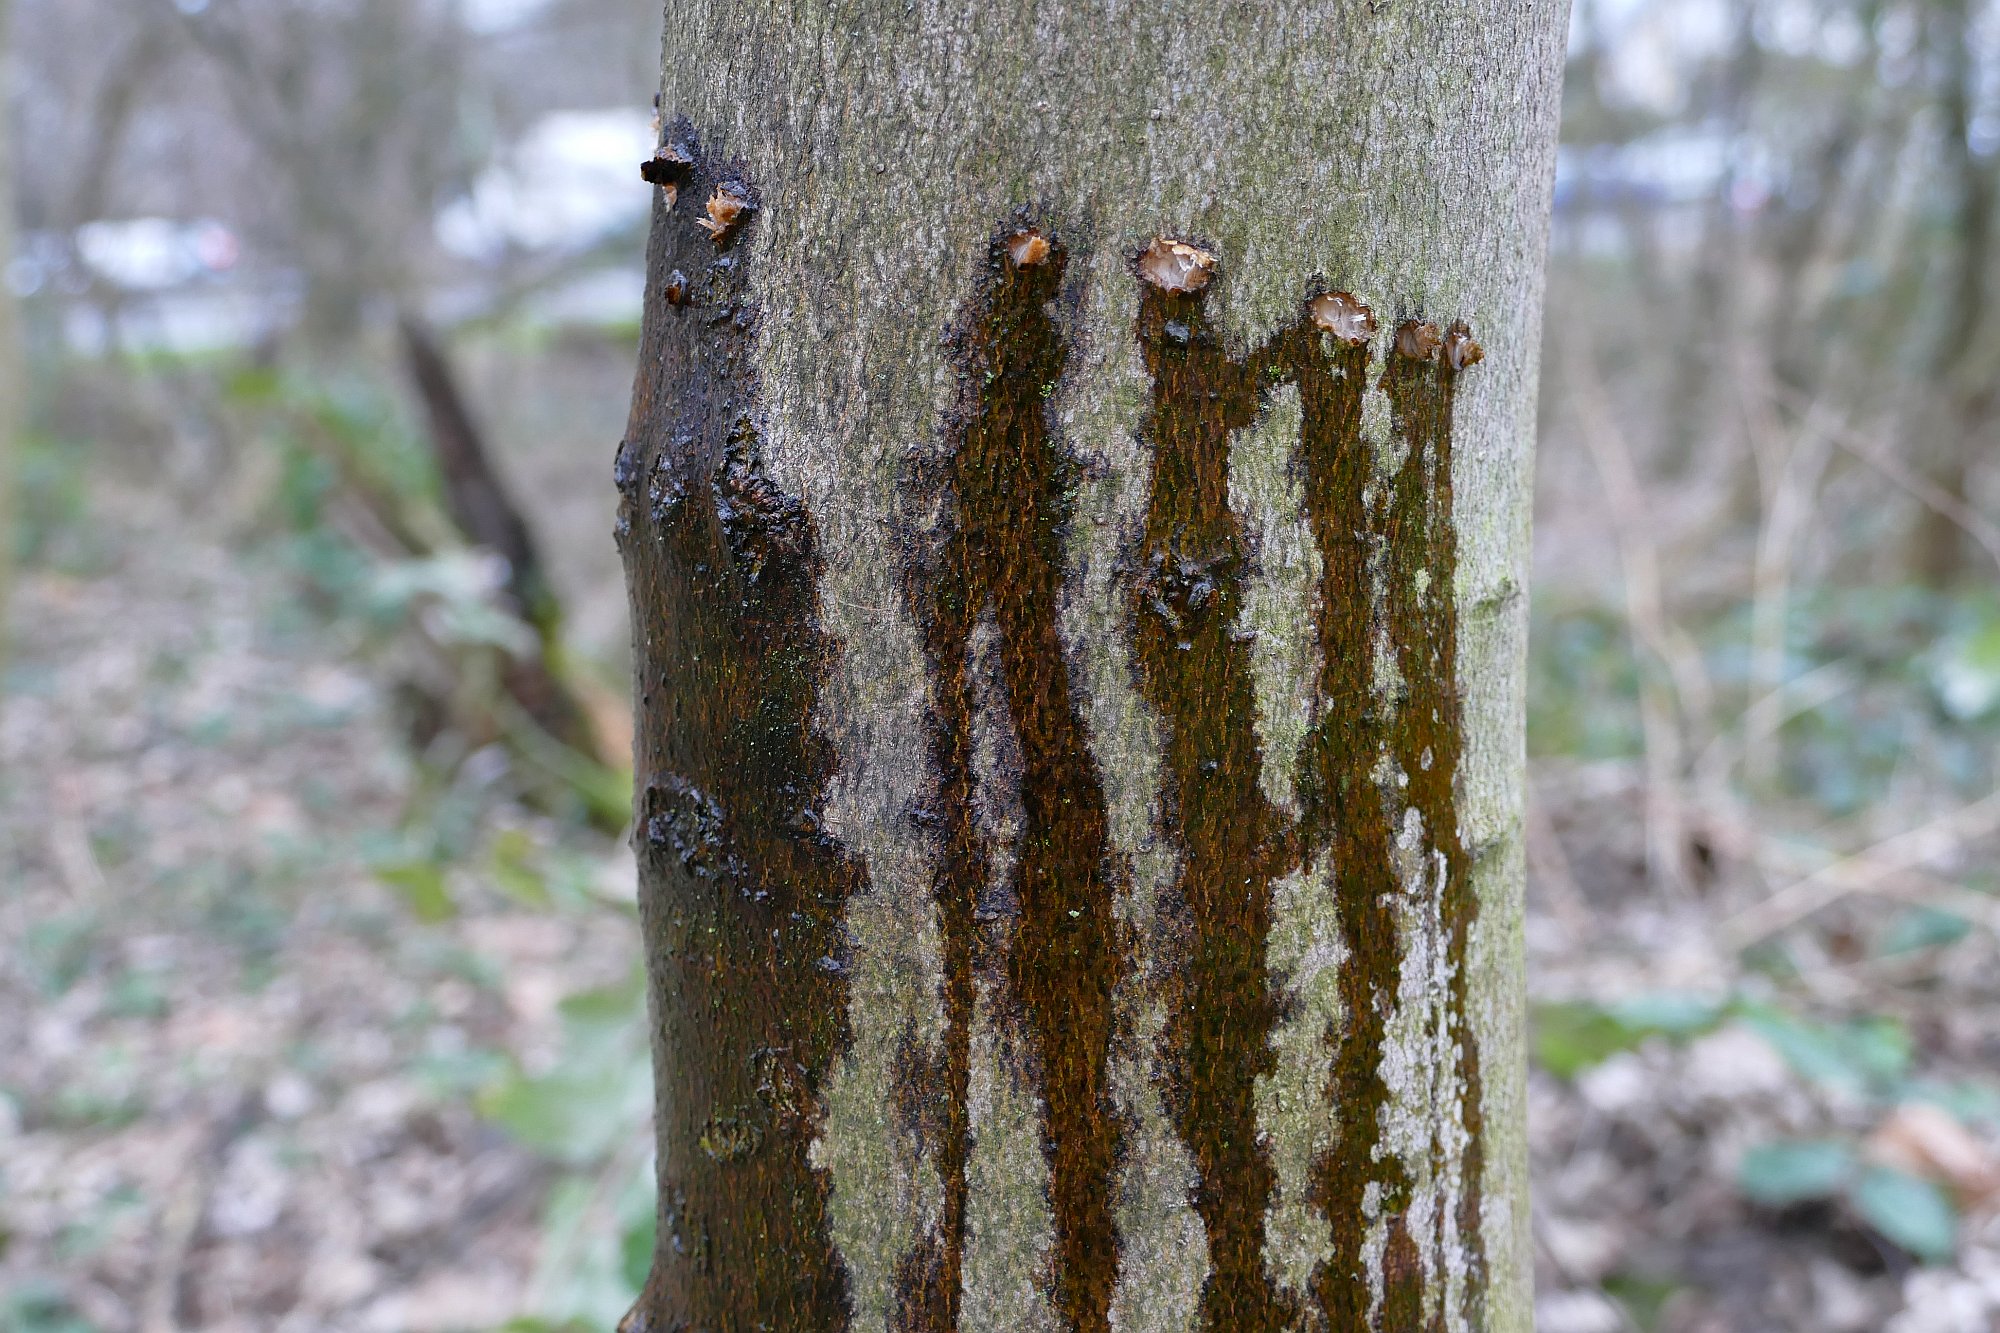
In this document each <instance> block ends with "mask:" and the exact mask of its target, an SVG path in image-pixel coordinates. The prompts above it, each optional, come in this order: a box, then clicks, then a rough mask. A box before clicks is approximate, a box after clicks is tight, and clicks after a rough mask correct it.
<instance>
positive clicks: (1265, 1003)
mask: <svg viewBox="0 0 2000 1333" xmlns="http://www.w3.org/2000/svg"><path fill="white" fill-rule="evenodd" d="M1162 246H1163V243H1162V242H1160V241H1155V242H1154V243H1153V245H1152V246H1151V247H1149V248H1148V249H1147V250H1146V251H1145V252H1143V253H1142V254H1141V255H1140V256H1139V257H1138V258H1137V260H1136V261H1135V263H1136V268H1137V272H1138V273H1139V276H1140V277H1141V279H1142V283H1141V287H1140V291H1141V296H1140V302H1139V317H1138V326H1137V328H1138V339H1139V346H1140V349H1141V352H1142V354H1143V356H1144V359H1145V364H1146V369H1147V371H1148V373H1149V374H1150V375H1151V377H1152V382H1153V387H1152V408H1151V411H1150V412H1149V414H1148V415H1147V417H1146V421H1145V424H1144V426H1143V427H1142V433H1143V435H1144V436H1145V438H1146V439H1147V440H1148V442H1149V443H1150V444H1151V446H1152V453H1153V463H1152V501H1151V506H1150V508H1149V510H1148V513H1147V516H1146V527H1145V536H1144V538H1143V541H1142V545H1141V549H1140V551H1139V569H1138V574H1137V578H1136V579H1135V581H1134V587H1133V610H1134V620H1135V627H1136V639H1137V642H1136V654H1137V658H1138V666H1139V677H1140V690H1141V693H1142V694H1143V695H1144V696H1145V698H1146V700H1147V702H1148V703H1150V704H1151V705H1152V706H1153V707H1154V709H1155V710H1157V711H1158V713H1159V715H1160V717H1161V719H1162V720H1163V722H1164V723H1165V725H1166V733H1167V734H1166V737H1165V754H1164V770H1165V773H1166V782H1167V791H1166V792H1165V793H1164V795H1163V815H1162V820H1163V823H1164V826H1165V827H1164V832H1165V833H1166V835H1167V836H1168V838H1169V839H1170V840H1171V841H1172V842H1173V844H1175V846H1176V849H1177V850H1178V851H1179V853H1180V866H1179V870H1178V874H1177V877H1176V880H1175V882H1174V884H1173V885H1172V886H1171V888H1170V889H1169V892H1168V896H1167V903H1168V908H1167V910H1168V911H1169V912H1170V913H1172V914H1173V916H1174V917H1175V918H1177V919H1176V920H1175V922H1174V931H1173V934H1174V936H1175V937H1176V945H1177V947H1178V950H1179V953H1180V957H1179V958H1178V959H1176V960H1175V961H1174V963H1173V964H1172V965H1171V966H1170V968H1169V969H1168V971H1169V974H1170V976H1171V978H1172V980H1171V981H1170V982H1169V988H1168V996H1167V1012H1168V1015H1169V1017H1168V1020H1167V1030H1166V1034H1165V1038H1164V1044H1165V1050H1164V1051H1163V1052H1162V1057H1163V1058H1162V1062H1161V1063H1162V1072H1163V1076H1164V1083H1165V1087H1164V1090H1163V1091H1164V1096H1165V1101H1166V1105H1167V1108H1168V1113H1169V1115H1170V1116H1171V1117H1172V1119H1173V1122H1174V1126H1175V1129H1176V1131H1177V1132H1178V1133H1179V1135H1180V1137H1181V1139H1182V1140H1183V1141H1184V1142H1185V1143H1186V1144H1187V1146H1188V1149H1189V1151H1190V1152H1191V1154H1192V1155H1193V1157H1194V1162H1195V1167H1196V1171H1197V1180H1196V1182H1195V1185H1194V1193H1193V1200H1192V1202H1193V1204H1194V1208H1195V1211H1196V1213H1197V1214H1198V1215H1199V1216H1200V1217H1201V1220H1202V1224H1203V1226H1204V1227H1205V1228H1206V1230H1207V1233H1208V1250H1209V1265H1210V1268H1209V1276H1208V1280H1207V1282H1206V1284H1205V1285H1204V1287H1203V1290H1202V1310H1201V1317H1202V1326H1203V1327H1204V1328H1206V1329H1208V1330H1211V1331H1212V1333H1261V1331H1262V1330H1277V1329H1283V1328H1285V1327H1287V1326H1288V1325H1289V1324H1290V1322H1291V1319H1290V1315H1289V1313H1288V1311H1287V1310H1286V1308H1285V1304H1284V1302H1283V1301H1282V1300H1281V1298H1280V1296H1279V1293H1278V1291H1277V1288H1276V1286H1275V1284H1274V1283H1273V1282H1272V1281H1271V1279H1270V1276H1269V1275H1268V1274H1267V1273H1266V1272H1265V1268H1264V1226H1265V1215H1266V1211H1267V1209H1268V1207H1269V1204H1270V1201H1271V1197H1272V1191H1273V1188H1274V1186H1275V1184H1276V1172H1275V1170H1274V1169H1273V1167H1272V1164H1271V1158H1270V1153H1269V1151H1268V1149H1267V1147H1266V1146H1265V1145H1264V1143H1263V1142H1262V1141H1261V1140H1260V1138H1259V1135H1258V1131H1257V1102H1256V1091H1257V1079H1258V1077H1259V1076H1260V1075H1268V1074H1269V1073H1270V1071H1271V1069H1272V1067H1273V1064H1274V1057H1273V1054H1272V1050H1271V1046H1270V1035H1271V1031H1272V1028H1273V1026H1274V1024H1275V1023H1276V1021H1277V1018H1278V1013H1277V1003H1276V992H1275V991H1274V990H1273V988H1272V986H1271V978H1270V975H1269V971H1268V968H1267V965H1266V950H1267V944H1268V940H1269V936H1270V930H1271V894H1272V885H1273V883H1274V882H1275V881H1276V880H1277V879H1278V878H1279V877H1280V876H1281V875H1282V874H1283V873H1284V872H1285V870H1286V869H1287V867H1288V866H1289V864H1290V863H1291V861H1292V859H1293V858H1292V851H1291V847H1290V841H1291V840H1290V830H1289V829H1288V828H1287V827H1286V821H1285V820H1284V819H1283V817H1282V816H1281V815H1280V813H1279V812H1278V811H1277V810H1276V809H1275V808H1274V807H1273V806H1272V805H1271V804H1270V802H1269V801H1268V800H1267V799H1266V797H1265V795H1264V792H1263V789H1262V787H1261V785H1260V782H1259V777H1260V773H1261V769H1262V765H1263V755H1262V751H1261V749H1260V747H1259V745H1258V741H1257V733H1256V726H1255V698H1254V692H1253V691H1254V686H1253V680H1252V676H1251V663H1250V647H1249V642H1248V639H1247V637H1245V636H1243V635H1241V634H1239V632H1238V627H1237V614H1238V611H1239V610H1240V607H1241V603H1242V596H1243V581H1244V574H1245V569H1244V565H1245V554H1246V553H1245V550H1244V541H1243V532H1242V524H1241V522H1240V521H1239V519H1238V518H1237V516H1236V513H1235V511H1234V510H1232V509H1231V508H1230V507H1229V445H1230V437H1231V436H1232V435H1233V434H1234V433H1235V432H1236V431H1238V430H1240V429H1242V428H1243V427H1245V426H1248V425H1250V424H1251V422H1252V421H1254V420H1255V419H1256V416H1257V411H1258V407H1259V403H1260V397H1261V392H1260V391H1261V388H1262V387H1263V386H1262V384H1261V383H1260V381H1261V380H1262V378H1263V376H1262V358H1258V357H1253V358H1252V359H1251V361H1249V362H1244V361H1238V360H1233V359H1231V357H1230V356H1229V354H1228V351H1227V350H1226V349H1225V348H1224V346H1223V344H1222V339H1221V335H1220V333H1219V332H1218V330H1216V329H1215V328H1214V326H1213V325H1212V324H1211V323H1210V321H1209V319H1208V317H1207V315H1206V313H1205V311H1204V299H1203V290H1204V288H1205V287H1206V285H1207V284H1206V276H1205V275H1206V269H1205V268H1204V269H1202V270H1200V271H1201V272H1203V274H1204V278H1203V281H1202V282H1200V283H1195V284H1192V285H1190V284H1189V283H1187V282H1186V281H1185V280H1184V279H1182V280H1179V281H1173V280H1172V279H1174V278H1176V276H1177V275H1176V274H1175V273H1173V272H1168V271H1165V269H1166V267H1167V266H1166V262H1165V261H1164V260H1163V259H1162V258H1161V255H1162V252H1163V251H1162ZM1178 248H1179V249H1182V250H1185V249H1188V248H1189V247H1186V246H1180V247H1178ZM1196 253H1201V252H1198V251H1197V252H1196ZM1168 256H1169V258H1171V257H1172V254H1171V252H1168ZM1210 262H1211V263H1212V262H1213V261H1212V259H1211V260H1210Z"/></svg>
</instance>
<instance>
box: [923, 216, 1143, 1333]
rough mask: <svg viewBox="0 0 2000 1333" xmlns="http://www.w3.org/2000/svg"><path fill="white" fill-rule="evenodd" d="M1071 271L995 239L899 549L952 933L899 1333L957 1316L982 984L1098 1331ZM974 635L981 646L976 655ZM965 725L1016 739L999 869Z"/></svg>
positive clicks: (1065, 1278)
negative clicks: (1069, 385) (1065, 633)
mask: <svg viewBox="0 0 2000 1333" xmlns="http://www.w3.org/2000/svg"><path fill="white" fill-rule="evenodd" d="M1066 260H1067V256H1066V254H1065V252H1064V250H1063V248H1062V246H1061V244H1060V242H1059V241H1057V240H1056V239H1055V238H1053V237H1049V236H1047V235H1045V234H1044V233H1042V232H1040V231H1039V230H1036V229H1033V228H1023V227H1021V226H1015V227H1011V228H1008V229H1006V230H1003V231H1002V232H1000V233H997V234H996V235H995V237H994V240H993V242H992V245H991V246H990V248H989V254H988V261H987V271H986V274H985V275H984V277H983V279H982V281H981V289H980V292H979V294H978V296H977V297H976V298H975V299H974V302H973V305H972V308H971V309H970V310H969V311H968V312H967V314H966V316H965V318H964V319H963V321H962V323H961V325H960V327H959V329H958V330H957V332H956V334H955V336H954V342H953V360H954V362H955V363H956V367H957V370H958V375H959V385H960V396H959V401H958V403H957V405H956V407H955V409H954V410H953V412H952V414H951V416H950V418H949V421H948V424H947V427H946V431H945V438H944V441H943V445H942V448H941V450H939V451H938V452H937V453H935V454H931V455H927V456H919V457H917V458H915V459H913V460H912V462H911V465H910V475H909V478H908V480H907V483H906V486H905V495H906V497H907V498H908V500H909V501H910V502H911V503H912V505H913V506H930V505H934V504H941V505H942V509H941V511H940V513H939V514H938V517H937V520H936V523H935V526H934V527H933V528H932V529H931V530H930V531H929V532H925V533H921V534H919V533H914V532H913V533H912V535H911V539H910V545H911V553H910V557H909V561H910V563H909V566H908V573H907V588H908V593H909V596H910V599H911V602H912V604H913V607H914V609H915V613H916V619H917V622H918V624H919V626H920V627H921V631H922V635H923V643H924V653H925V657H926V659H927V665H928V669H929V672H930V674H931V677H932V682H933V700H932V707H931V713H930V717H929V719H928V724H927V731H928V739H929V745H930V752H931V757H932V764H933V767H934V783H935V786H934V789H933V791H932V793H931V794H930V798H929V800H928V802H927V804H926V806H925V809H924V812H923V822H924V823H925V824H927V825H929V826H930V827H931V828H932V829H933V831H934V833H933V836H934V847H935V851H934V864H935V866H936V870H935V880H934V892H935V894H936V896H937V902H938V910H939V919H940V922H941V925H942V929H943V935H944V961H945V997H944V999H945V1009H946V1016H945V1033H946V1036H945V1062H946V1069H945V1071H944V1076H943V1078H942V1080H941V1087H942V1099H943V1101H944V1103H945V1104H944V1106H943V1108H942V1110H941V1114H940V1117H939V1118H940V1119H941V1121H942V1127H943V1144H942V1147H941V1149H940V1160H941V1166H942V1170H943V1173H944V1180H945V1203H944V1210H943V1211H944V1216H943V1221H942V1234H941V1235H939V1236H936V1237H934V1238H932V1239H931V1241H930V1242H929V1243H928V1246H927V1251H926V1254H925V1256H924V1258H923V1259H922V1261H921V1262H917V1263H912V1264H909V1265H906V1269H905V1281H904V1283H903V1291H902V1293H901V1296H900V1299H901V1302H902V1307H903V1314H902V1316H901V1323H902V1325H903V1326H904V1327H908V1328H921V1329H926V1330H929V1329H935V1330H939V1331H940V1333H942V1330H946V1329H950V1328H954V1327H956V1326H957V1323H958V1319H959V1314H960V1309H959V1307H960V1299H961V1285H962V1276H963V1269H964V1258H965V1245H966V1226H965V1219H966V1165H967V1158H968V1154H969V1151H970V1149H971V1146H972V1145H971V1139H970V1127H969V1125H968V1122H967V1080H968V1060H969V1049H970V1038H971V1028H972V1023H973V1001H974V994H975V984H974V979H975V976H977V977H978V978H979V979H980V980H981V982H982V983H983V987H984V989H986V990H987V991H988V993H990V994H992V995H995V996H998V997H1004V998H1002V999H1001V1000H1000V1002H999V1003H997V1005H996V1008H997V1010H998V1012H999V1014H1000V1021H1001V1023H1002V1024H1003V1025H1004V1026H1005V1027H1007V1028H1008V1029H1009V1031H1008V1032H1007V1033H1006V1036H1007V1038H1008V1040H1007V1041H1006V1042H1004V1043H1003V1045H1008V1046H1011V1047H1012V1048H1013V1049H1014V1050H1017V1051H1020V1052H1023V1053H1024V1054H1025V1059H1024V1060H1023V1063H1024V1064H1025V1065H1026V1066H1028V1068H1027V1071H1026V1072H1027V1074H1028V1077H1029V1078H1030V1079H1031V1080H1032V1081H1033V1082H1034V1083H1035V1084H1036V1085H1037V1086H1036V1092H1037V1094H1038V1095H1039V1099H1040V1102H1041V1107H1042V1117H1043V1124H1042V1138H1043V1149H1044V1152H1045V1153H1046V1155H1047V1159H1048V1163H1049V1205H1050V1211H1051V1213H1052V1221H1053V1226H1054V1252H1053V1254H1052V1255H1051V1256H1050V1257H1051V1262H1052V1268H1053V1298H1054V1299H1053V1305H1054V1308H1055V1310H1056V1312H1057V1314H1058V1316H1059V1318H1060V1319H1061V1321H1062V1323H1063V1325H1064V1327H1066V1328H1069V1329H1075V1330H1079V1331H1081V1333H1100V1331H1102V1330H1106V1329H1108V1327H1109V1322H1108V1312H1109V1309H1110V1303H1111V1293H1112V1288H1113V1286H1114V1284H1115V1282H1116V1279H1117V1271H1118V1240H1117V1235H1116V1231H1115V1228H1114V1224H1113V1220H1112V1207H1113V1188H1114V1175H1115V1170H1116V1163H1117V1155H1118V1149H1119V1130H1118V1124H1117V1121H1116V1119H1115V1116H1114V1111H1113V1107H1112V1103H1111V1098H1110V1092H1109V1087H1108V1076H1107V1062H1108V1056H1109V1052H1110V1044H1111V1036H1112V992H1113V988H1114V986H1115V985H1116V983H1117V980H1118V977H1119V975H1120V972H1121V971H1122V966H1123V965H1122V960H1121V958H1120V954H1119V948H1118V941H1117V935H1116V926H1115V921H1114V917H1113V899H1114V896H1115V892H1116V889H1117V887H1118V885H1119V882H1120V880H1121V878H1122V869H1121V867H1120V866H1119V865H1118V864H1117V862H1116V860H1115V858H1114V856H1113V854H1112V852H1111V850H1110V844H1109V832H1108V823H1107V811H1106V805H1105V796H1104V789H1103V783H1102V780H1101V777H1100V774H1099V772H1098V768H1097V764H1096V761H1095V759H1094V758H1093V757H1092V755H1091V751H1090V748H1089V736H1088V732H1087V730H1086V728H1085V725H1084V722H1083V719H1082V717H1081V715H1080V714H1079V712H1078V708H1077V703H1076V699H1075V696H1074V692H1073V690H1072V686H1071V682H1070V671H1069V666H1068V662H1067V661H1066V659H1065V656H1064V652H1063V642H1062V636H1061V631H1060V625H1059V615H1060V604H1061V594H1062V585H1063V577H1064V538H1065V534H1066V529H1067V526H1068V522H1069V518H1070V509H1071V500H1070V496H1071V493H1072V491H1073V489H1074V479H1075V470H1076V465H1075V461H1074V459H1073V458H1072V456H1071V454H1070V452H1069V450H1068V449H1067V448H1066V447H1065V446H1064V444H1063V442H1062V441H1061V439H1060V438H1059V436H1058V434H1057V431H1056V429H1055V427H1054V424H1053V420H1052V409H1051V398H1052V396H1053V394H1054V392H1055V390H1056V387H1057V384H1058V383H1059V381H1060V379H1061V377H1062V373H1063V369H1064V363H1065V361H1066V359H1067V346H1066V342H1065V337H1064V333H1063V329H1062V327H1061V324H1060V322H1059V319H1058V311H1057V307H1058V305H1059V304H1060V303H1061V302H1062V301H1063V299H1064V293H1063V289H1062V280H1063V274H1064V270H1065V267H1066ZM1073 299H1074V296H1073V294H1072V295H1071V297H1070V300H1071V301H1073ZM982 624H987V625H990V626H991V633H990V634H989V635H987V636H983V637H986V638H988V639H989V640H990V641H991V643H992V646H991V647H990V648H989V649H988V651H986V652H983V653H982V652H978V651H975V641H976V638H978V637H982V636H979V635H978V630H979V627H980V626H981V625H982ZM996 659H997V661H996ZM980 672H985V673H988V674H987V675H986V678H985V679H975V674H976V673H980ZM982 700H985V701H986V703H985V707H984V708H983V709H982V707H981V704H982ZM976 713H977V714H979V715H980V716H983V717H984V718H985V719H986V720H987V722H988V723H989V724H995V723H997V724H998V725H999V726H1001V727H1003V728H1009V729H1011V732H1012V737H1011V739H1012V744H1011V745H1005V744H1003V745H999V746H996V747H994V748H995V750H996V752H997V754H998V756H999V758H998V761H997V765H996V766H997V767H1000V768H1011V769H1012V770H1014V771H1012V772H1011V773H1009V774H1007V775H1006V785H1007V786H1008V787H1009V789H1010V790H1009V791H1008V792H1006V793H1005V796H1004V798H1003V799H1004V802H1005V803H1006V804H1008V805H1009V806H1011V807H1012V808H1011V811H1010V814H1011V820H1010V821H1009V822H1015V823H1017V824H1018V830H1017V833H1016V836H1015V838H1014V846H1013V848H1012V849H1011V851H1010V850H1009V849H1002V848H996V847H994V846H992V845H990V844H991V843H992V842H993V841H994V838H993V835H992V833H991V832H990V831H989V829H988V828H983V827H982V818H981V811H980V809H979V801H980V799H981V796H980V792H979V790H978V787H979V778H978V775H977V773H976V772H975V767H976V766H975V756H974V752H973V751H974V739H975V732H976V728H975V726H974V719H975V714H976ZM989 822H990V821H989ZM996 878H997V880H998V882H995V881H996ZM970 1299H974V1300H976V1299H978V1296H977V1294H973V1295H972V1296H971V1297H970Z"/></svg>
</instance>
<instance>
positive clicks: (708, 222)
mask: <svg viewBox="0 0 2000 1333" xmlns="http://www.w3.org/2000/svg"><path fill="white" fill-rule="evenodd" d="M749 208H750V201H749V200H748V199H745V198H744V197H743V196H742V195H740V194H738V193H736V191H734V190H732V189H730V188H729V187H728V186H726V185H718V186H716V187H715V193H714V194H711V195H710V196H708V216H707V217H705V218H696V219H695V225H696V226H698V227H700V228H701V229H702V230H703V231H705V232H707V233H708V234H709V236H710V237H712V238H713V239H714V240H715V241H716V242H717V243H718V244H719V243H720V242H721V241H722V239H723V238H724V237H725V236H727V235H729V233H730V232H732V231H734V230H735V229H736V225H737V224H738V223H740V222H741V221H742V220H743V215H744V213H746V212H748V211H749Z"/></svg>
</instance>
